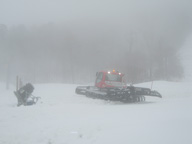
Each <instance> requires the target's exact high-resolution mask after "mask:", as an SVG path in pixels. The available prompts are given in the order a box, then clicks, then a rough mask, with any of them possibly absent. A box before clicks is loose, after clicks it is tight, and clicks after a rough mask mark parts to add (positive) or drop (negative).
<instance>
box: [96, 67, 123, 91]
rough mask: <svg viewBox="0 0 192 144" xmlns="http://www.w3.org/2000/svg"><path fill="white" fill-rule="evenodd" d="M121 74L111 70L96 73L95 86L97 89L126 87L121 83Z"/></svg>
mask: <svg viewBox="0 0 192 144" xmlns="http://www.w3.org/2000/svg"><path fill="white" fill-rule="evenodd" d="M123 76H124V75H123V74H121V73H119V72H118V71H115V70H113V71H112V72H110V71H108V72H106V71H101V72H97V73H96V80H95V86H96V87H98V88H106V87H108V88H111V87H124V88H125V87H126V85H125V83H123Z"/></svg>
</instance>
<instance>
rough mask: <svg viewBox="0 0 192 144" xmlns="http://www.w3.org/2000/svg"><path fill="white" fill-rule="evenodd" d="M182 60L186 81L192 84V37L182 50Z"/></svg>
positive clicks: (191, 36) (187, 40)
mask: <svg viewBox="0 0 192 144" xmlns="http://www.w3.org/2000/svg"><path fill="white" fill-rule="evenodd" d="M180 59H181V62H182V65H183V67H184V81H190V82H192V35H190V36H189V37H188V38H187V39H186V42H185V43H184V46H183V47H182V49H181V50H180Z"/></svg>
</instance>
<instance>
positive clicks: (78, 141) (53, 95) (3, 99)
mask: <svg viewBox="0 0 192 144" xmlns="http://www.w3.org/2000/svg"><path fill="white" fill-rule="evenodd" d="M34 86H35V90H34V93H33V94H34V95H36V96H41V100H40V101H38V103H37V105H34V106H20V107H17V106H16V104H17V100H16V97H15V96H14V95H13V90H14V87H11V89H10V90H9V91H6V90H4V87H5V84H2V83H1V84H0V109H1V110H0V144H117V143H119V144H127V143H130V144H141V143H142V144H181V143H183V144H191V143H192V114H191V112H192V83H184V82H183V83H173V82H165V81H156V82H154V83H153V89H156V90H158V91H159V92H160V93H161V94H162V95H163V99H160V98H150V97H148V98H147V99H146V102H143V103H132V104H124V103H120V102H109V101H103V100H96V99H91V98H87V97H85V96H83V95H76V94H75V88H76V85H69V84H38V85H34ZM139 86H144V87H148V88H150V87H151V83H143V84H140V85H139Z"/></svg>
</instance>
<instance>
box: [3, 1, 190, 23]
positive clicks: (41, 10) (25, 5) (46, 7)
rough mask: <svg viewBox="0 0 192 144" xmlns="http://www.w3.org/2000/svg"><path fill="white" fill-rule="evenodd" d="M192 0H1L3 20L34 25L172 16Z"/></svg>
mask: <svg viewBox="0 0 192 144" xmlns="http://www.w3.org/2000/svg"><path fill="white" fill-rule="evenodd" d="M190 4H191V2H190V0H182V1H181V0H0V19H1V20H0V23H2V24H5V25H9V26H12V25H19V24H25V25H34V24H38V25H39V24H44V23H49V22H55V23H63V22H66V21H77V20H86V19H98V20H99V19H117V20H118V19H129V20H131V21H134V20H135V19H139V18H142V17H143V16H144V15H148V16H149V17H152V18H155V17H159V16H167V17H169V16H170V15H172V14H173V13H175V14H176V15H177V12H179V13H180V12H181V11H184V10H188V13H190V12H191V10H190V8H191V6H190Z"/></svg>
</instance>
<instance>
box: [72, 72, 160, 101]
mask: <svg viewBox="0 0 192 144" xmlns="http://www.w3.org/2000/svg"><path fill="white" fill-rule="evenodd" d="M123 76H124V74H122V73H120V72H118V71H115V70H113V71H101V72H97V73H96V80H95V86H78V87H77V88H76V93H77V94H82V95H86V96H87V97H92V98H98V99H104V100H111V101H121V102H140V101H145V96H153V97H159V98H162V96H161V94H160V93H159V92H157V91H151V90H150V89H149V88H141V87H134V86H127V85H126V84H125V83H124V82H123Z"/></svg>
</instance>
